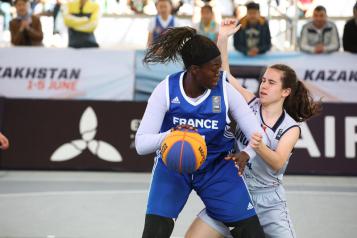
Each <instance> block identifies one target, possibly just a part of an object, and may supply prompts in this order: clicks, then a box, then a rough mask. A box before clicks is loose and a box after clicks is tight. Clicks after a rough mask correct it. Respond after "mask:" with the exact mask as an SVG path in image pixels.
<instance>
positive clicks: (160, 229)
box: [142, 214, 175, 238]
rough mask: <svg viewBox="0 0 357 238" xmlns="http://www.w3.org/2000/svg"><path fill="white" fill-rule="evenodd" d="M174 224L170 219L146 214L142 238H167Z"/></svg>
mask: <svg viewBox="0 0 357 238" xmlns="http://www.w3.org/2000/svg"><path fill="white" fill-rule="evenodd" d="M174 224H175V222H174V220H173V219H172V218H168V217H162V216H158V215H153V214H146V217H145V226H144V231H143V236H142V238H169V237H170V236H171V233H172V230H173V229H174Z"/></svg>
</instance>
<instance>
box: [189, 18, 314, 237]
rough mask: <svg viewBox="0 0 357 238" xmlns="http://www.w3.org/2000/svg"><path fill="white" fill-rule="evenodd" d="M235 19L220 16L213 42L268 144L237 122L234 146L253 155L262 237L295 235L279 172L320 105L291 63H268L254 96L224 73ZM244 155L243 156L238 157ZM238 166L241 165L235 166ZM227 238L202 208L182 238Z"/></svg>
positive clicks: (249, 175) (251, 181) (251, 182)
mask: <svg viewBox="0 0 357 238" xmlns="http://www.w3.org/2000/svg"><path fill="white" fill-rule="evenodd" d="M236 23H237V22H236V20H225V21H223V24H222V26H221V30H220V33H219V39H218V46H219V49H220V51H221V57H222V67H223V69H225V70H227V72H228V73H227V74H228V78H229V82H230V83H231V84H232V85H233V86H234V87H235V88H236V89H237V90H238V91H239V92H240V93H241V94H242V95H243V97H244V99H245V100H246V102H247V103H248V105H249V107H250V108H251V110H252V111H253V112H254V114H255V116H256V118H257V119H258V120H259V122H260V124H261V126H262V128H263V129H264V134H265V135H266V136H267V137H268V143H263V142H262V139H261V138H262V134H260V133H254V134H253V136H249V135H247V134H246V133H245V132H244V131H242V130H241V128H240V127H238V128H237V131H236V139H237V145H238V149H239V150H241V149H242V148H245V146H246V145H247V144H248V143H249V144H250V145H251V146H252V147H253V148H254V150H255V151H256V152H257V155H256V156H255V157H254V158H250V159H249V162H248V165H247V167H246V168H245V170H244V179H245V181H246V183H247V186H248V189H249V192H250V194H251V198H252V201H253V205H254V207H255V209H256V212H257V215H258V217H259V220H260V223H261V225H262V227H263V229H264V233H265V237H267V238H293V237H296V235H295V232H294V229H293V226H292V223H291V219H290V216H289V212H288V209H287V205H286V196H285V191H284V188H283V185H282V179H283V174H284V172H285V169H286V167H287V164H288V160H289V157H290V155H291V153H292V150H293V147H294V146H295V144H296V142H297V140H298V139H299V135H300V128H299V125H298V122H302V121H305V120H307V119H308V118H310V117H312V116H313V115H315V114H316V113H318V111H319V110H320V104H319V103H316V102H314V101H313V100H312V97H311V96H310V93H309V91H308V90H307V89H306V88H305V86H304V84H303V83H302V82H301V81H299V80H298V79H297V76H296V74H295V72H294V70H292V69H291V68H290V67H288V66H286V65H281V64H277V65H273V66H270V67H268V68H267V69H266V71H265V73H264V75H263V76H262V79H261V83H260V87H259V97H255V95H254V94H253V93H251V92H249V91H248V90H246V89H245V88H243V87H242V86H241V85H240V84H239V82H238V81H237V80H236V79H235V78H234V77H233V76H232V75H230V74H229V65H228V56H227V40H228V37H229V36H230V35H232V34H234V33H235V32H236V31H237V29H238V28H237V27H236ZM226 159H229V160H234V161H236V162H238V161H239V162H240V163H239V164H243V163H242V161H240V160H241V159H242V158H241V157H240V158H238V157H237V156H236V155H234V154H232V155H229V156H228V157H227V158H226ZM243 159H245V158H243ZM240 169H241V168H240ZM189 237H194V238H204V237H210V238H219V237H231V236H230V233H229V230H228V229H227V227H226V226H225V225H224V224H223V223H222V222H220V221H217V219H215V218H214V217H212V216H211V215H210V214H209V212H207V209H204V210H203V211H201V212H200V214H199V215H198V217H197V218H196V220H195V221H194V222H193V224H192V225H191V227H190V228H189V230H188V232H187V234H186V238H189Z"/></svg>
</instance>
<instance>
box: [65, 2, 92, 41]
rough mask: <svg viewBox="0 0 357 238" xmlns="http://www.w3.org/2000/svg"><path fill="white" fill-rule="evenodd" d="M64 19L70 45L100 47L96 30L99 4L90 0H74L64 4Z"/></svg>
mask: <svg viewBox="0 0 357 238" xmlns="http://www.w3.org/2000/svg"><path fill="white" fill-rule="evenodd" d="M63 19H64V23H65V25H66V26H67V27H68V46H69V47H73V48H89V47H99V45H98V43H97V40H96V38H95V36H94V31H95V29H96V27H97V25H98V20H99V5H98V3H96V2H93V1H90V0H74V1H70V2H68V3H67V4H65V5H64V10H63Z"/></svg>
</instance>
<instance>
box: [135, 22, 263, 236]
mask: <svg viewBox="0 0 357 238" xmlns="http://www.w3.org/2000/svg"><path fill="white" fill-rule="evenodd" d="M180 59H182V61H183V64H184V68H185V70H184V71H182V72H177V73H174V74H172V75H169V76H168V77H167V78H166V79H165V80H163V81H162V82H161V83H160V84H159V85H158V86H157V87H156V88H155V89H154V91H153V93H152V94H151V96H150V98H149V100H148V105H147V107H146V110H145V113H144V116H143V119H142V121H141V123H140V127H139V128H138V131H137V134H136V139H135V146H136V150H137V152H138V153H139V154H149V153H153V152H155V151H157V156H156V158H155V163H154V167H153V172H152V173H153V174H152V181H151V185H150V191H149V198H148V205H147V211H146V217H145V226H144V231H143V236H142V237H144V238H154V237H160V238H168V237H170V235H171V233H172V230H173V228H174V220H175V219H176V218H177V217H178V215H179V214H180V212H181V210H182V209H183V207H184V205H185V203H186V201H187V199H188V197H189V194H190V193H191V191H192V190H195V191H196V193H197V194H198V196H199V197H200V198H201V199H202V201H203V203H204V204H205V206H206V208H207V213H208V214H209V215H210V216H211V217H213V218H214V219H216V220H218V221H221V222H222V223H224V224H225V225H227V226H228V227H230V230H231V231H230V232H231V234H232V236H233V237H238V233H237V232H238V230H240V229H243V233H244V235H243V236H242V237H246V238H260V237H264V234H263V230H262V228H261V226H260V224H259V220H258V218H257V216H256V213H255V210H254V208H253V206H252V205H251V200H250V197H249V194H248V190H247V188H246V186H245V184H244V181H243V179H242V177H241V176H239V175H238V173H237V171H236V168H235V166H234V161H232V160H230V161H228V160H224V157H225V156H227V155H228V154H229V153H230V152H231V151H232V149H233V146H234V135H232V134H231V133H230V132H229V123H230V121H229V117H228V113H230V114H231V115H232V117H233V119H234V120H235V121H236V122H237V124H239V126H240V128H241V129H242V131H243V132H244V133H245V134H247V135H248V136H249V137H251V136H253V134H254V133H255V132H258V133H261V134H263V130H262V128H261V127H260V124H259V123H258V121H257V120H256V118H255V117H254V114H253V113H252V112H251V110H250V109H249V107H248V105H247V104H246V102H245V101H244V98H243V97H242V95H241V94H240V93H239V92H238V91H236V90H235V89H234V88H233V87H232V86H231V85H230V84H229V83H228V82H227V81H226V74H225V72H222V71H221V70H220V69H221V63H222V61H221V57H220V52H219V50H218V48H217V45H216V44H215V43H214V42H213V41H211V40H210V39H208V38H207V37H205V36H202V35H198V34H196V30H195V29H193V28H190V27H178V28H170V29H168V30H167V31H166V32H165V33H164V34H163V35H161V36H160V37H159V38H158V40H157V41H155V42H154V43H153V44H152V46H151V47H150V48H149V49H148V51H147V52H146V55H145V57H144V62H145V63H157V62H159V63H167V62H169V61H173V62H175V61H178V60H180ZM182 124H183V125H182ZM180 126H181V127H183V126H187V127H190V126H192V127H196V128H197V130H198V132H199V133H200V134H201V135H203V136H204V138H205V141H206V144H207V148H208V155H207V158H206V160H205V162H204V163H203V164H202V166H201V167H200V169H199V170H198V171H196V172H194V173H192V174H188V173H177V172H175V171H172V170H169V169H168V168H167V167H166V166H165V164H164V163H163V161H162V159H161V154H160V152H159V149H160V145H161V143H162V142H163V140H164V138H165V136H166V135H168V133H170V130H171V129H172V128H176V127H180ZM265 139H266V137H265ZM254 156H255V152H254V150H253V149H252V148H251V147H247V148H244V149H243V150H242V152H240V154H239V156H238V157H242V158H246V159H248V158H249V157H251V158H253V157H254ZM240 237H241V236H240Z"/></svg>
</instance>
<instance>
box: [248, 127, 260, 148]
mask: <svg viewBox="0 0 357 238" xmlns="http://www.w3.org/2000/svg"><path fill="white" fill-rule="evenodd" d="M249 145H250V146H251V147H252V148H253V149H254V150H255V151H257V150H259V149H260V148H261V146H262V145H263V136H262V135H261V134H260V133H258V132H255V133H253V135H252V137H251V138H250V141H249Z"/></svg>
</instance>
